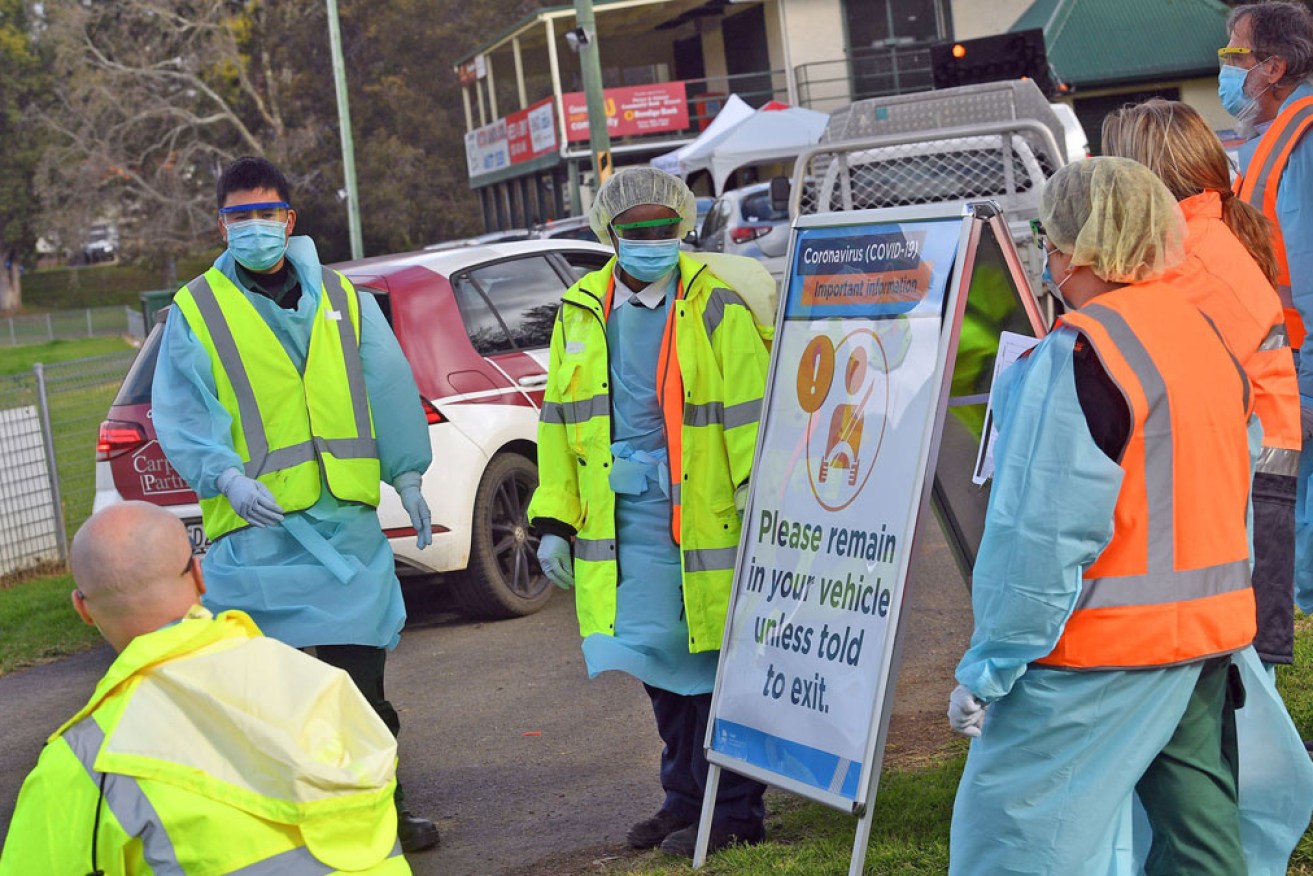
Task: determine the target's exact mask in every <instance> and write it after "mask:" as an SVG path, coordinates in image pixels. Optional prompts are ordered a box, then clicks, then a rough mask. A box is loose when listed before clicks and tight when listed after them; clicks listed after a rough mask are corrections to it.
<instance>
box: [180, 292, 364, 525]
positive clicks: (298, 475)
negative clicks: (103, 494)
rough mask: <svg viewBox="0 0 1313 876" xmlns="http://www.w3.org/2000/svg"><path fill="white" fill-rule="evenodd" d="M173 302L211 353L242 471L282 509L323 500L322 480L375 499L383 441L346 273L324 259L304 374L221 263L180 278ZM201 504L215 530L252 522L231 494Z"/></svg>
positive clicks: (344, 494)
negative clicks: (377, 435)
mask: <svg viewBox="0 0 1313 876" xmlns="http://www.w3.org/2000/svg"><path fill="white" fill-rule="evenodd" d="M174 303H175V304H177V305H178V309H179V311H181V313H182V315H183V317H184V318H185V319H186V320H187V325H188V326H189V327H190V328H191V330H192V332H193V333H194V334H195V335H196V337H197V338H198V339H199V340H200V342H201V344H202V345H203V346H204V347H205V350H206V352H208V353H209V354H210V363H211V367H212V369H213V374H214V383H215V389H216V391H217V394H218V398H219V402H220V404H222V405H223V407H224V410H226V411H227V412H228V414H229V415H230V416H231V417H232V429H231V436H232V442H233V449H234V450H236V452H237V455H238V456H239V457H241V460H242V463H243V467H244V469H245V474H246V476H247V477H251V478H255V479H256V480H258V481H260V482H261V483H263V484H264V485H265V486H266V487H268V488H269V492H271V493H272V494H273V496H274V498H275V499H276V500H277V501H278V504H279V505H280V506H281V507H282V509H283V511H284V512H292V511H303V510H305V509H306V508H309V507H310V506H311V505H314V504H315V502H317V501H319V496H320V490H321V480H322V482H324V483H327V484H328V489H329V491H330V492H331V493H332V494H333V495H334V496H336V497H337V498H339V499H342V500H344V501H348V502H359V503H361V504H364V505H369V506H371V507H377V506H378V500H379V479H380V474H379V461H378V446H377V444H376V442H375V440H374V420H373V417H372V415H371V413H370V410H369V398H368V396H367V394H366V392H365V376H364V371H363V369H362V367H361V364H360V301H359V299H358V298H357V297H356V291H355V289H354V288H353V287H352V286H351V283H350V281H349V280H347V279H346V277H343V276H342V275H341V274H339V273H338V272H337V271H333V270H331V269H328V268H325V269H324V282H323V286H322V292H321V294H320V296H319V309H318V311H317V312H316V313H315V317H314V325H313V327H312V328H311V330H310V349H309V352H308V353H307V355H306V362H305V373H304V374H301V373H299V372H298V371H297V370H296V366H295V365H294V364H293V363H292V360H291V359H290V358H289V357H288V355H287V351H286V350H284V349H283V345H282V343H280V342H279V340H278V338H277V337H276V336H275V335H274V333H273V330H272V329H270V328H269V326H268V325H267V324H266V323H265V321H264V318H263V317H261V316H260V313H259V311H257V310H256V309H255V307H254V306H253V305H252V304H251V302H250V301H248V300H247V299H246V296H245V295H244V294H243V293H242V291H241V290H240V289H238V288H237V286H236V285H235V284H234V283H233V282H232V281H231V280H229V279H228V278H227V277H226V276H224V274H223V273H222V272H221V271H219V270H218V269H216V268H210V269H209V270H208V271H206V272H205V273H204V274H202V275H201V276H200V277H197V278H196V279H195V280H192V281H191V282H190V283H188V284H187V285H186V286H184V287H183V288H182V289H181V290H180V291H179V292H178V294H177V296H176V297H175V298H174ZM321 470H322V478H321ZM200 504H201V513H202V515H203V519H204V524H205V534H206V536H208V537H209V538H210V539H211V540H213V539H216V538H218V537H219V536H221V535H224V534H226V533H229V532H232V531H233V530H235V529H239V528H242V527H244V526H246V525H247V523H246V521H245V520H243V519H242V518H241V517H240V516H239V515H238V514H237V512H236V511H235V510H234V509H233V507H232V503H231V502H229V501H228V499H227V497H225V496H222V495H219V496H212V497H209V498H202V499H201V500H200Z"/></svg>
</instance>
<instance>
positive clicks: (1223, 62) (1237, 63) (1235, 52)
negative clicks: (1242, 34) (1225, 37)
mask: <svg viewBox="0 0 1313 876" xmlns="http://www.w3.org/2000/svg"><path fill="white" fill-rule="evenodd" d="M1250 58H1253V59H1255V60H1254V62H1253V63H1252V64H1251V63H1250V62H1249V59H1250ZM1266 60H1267V58H1260V57H1259V55H1258V53H1257V52H1255V51H1254V50H1253V49H1246V48H1245V47H1244V46H1226V47H1224V48H1221V49H1218V50H1217V65H1218V66H1219V67H1255V66H1257V65H1259V64H1261V63H1263V62H1264V61H1266Z"/></svg>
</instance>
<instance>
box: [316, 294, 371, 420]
mask: <svg viewBox="0 0 1313 876" xmlns="http://www.w3.org/2000/svg"><path fill="white" fill-rule="evenodd" d="M322 270H323V272H324V277H323V284H324V294H325V295H327V296H328V303H329V305H330V306H331V307H332V309H333V310H336V311H337V313H338V316H339V319H338V320H337V331H338V337H340V338H341V339H342V360H343V362H345V363H346V382H347V387H348V389H349V390H350V396H351V411H352V413H353V414H354V415H355V420H356V437H357V438H369V437H370V435H371V434H373V430H372V429H371V428H370V426H369V395H368V393H367V392H366V391H365V369H364V367H363V366H362V365H361V364H360V341H359V340H357V339H356V329H355V324H354V323H353V322H352V321H351V311H350V309H349V308H348V301H347V292H346V286H344V285H343V283H342V275H341V274H339V273H338V272H337V271H334V270H332V269H331V268H322ZM356 303H357V304H359V303H360V302H359V299H357V301H356Z"/></svg>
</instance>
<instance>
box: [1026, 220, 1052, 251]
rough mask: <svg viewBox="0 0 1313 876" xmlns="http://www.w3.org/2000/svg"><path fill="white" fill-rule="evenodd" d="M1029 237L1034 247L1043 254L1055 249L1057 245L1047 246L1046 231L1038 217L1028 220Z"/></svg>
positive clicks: (1047, 236) (1047, 237)
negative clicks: (1051, 247)
mask: <svg viewBox="0 0 1313 876" xmlns="http://www.w3.org/2000/svg"><path fill="white" fill-rule="evenodd" d="M1030 239H1031V240H1033V241H1034V242H1035V248H1036V249H1037V250H1039V251H1040V252H1042V253H1044V254H1045V255H1048V254H1049V253H1051V252H1053V251H1054V250H1056V249H1057V247H1054V248H1053V249H1050V248H1049V235H1048V232H1047V231H1045V230H1044V223H1042V222H1040V221H1039V220H1038V219H1031V220H1030Z"/></svg>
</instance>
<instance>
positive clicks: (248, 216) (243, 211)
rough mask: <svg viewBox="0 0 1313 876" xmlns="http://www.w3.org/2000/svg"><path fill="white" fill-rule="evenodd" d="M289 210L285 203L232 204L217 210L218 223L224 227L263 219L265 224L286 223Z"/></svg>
mask: <svg viewBox="0 0 1313 876" xmlns="http://www.w3.org/2000/svg"><path fill="white" fill-rule="evenodd" d="M289 209H291V208H290V207H289V206H288V204H287V202H286V201H269V202H267V203H263V204H234V205H233V206H231V207H220V208H219V221H220V222H222V223H223V224H224V225H236V224H237V223H238V222H250V221H251V220H252V219H263V220H265V221H266V222H281V223H285V222H287V211H288V210H289Z"/></svg>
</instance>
